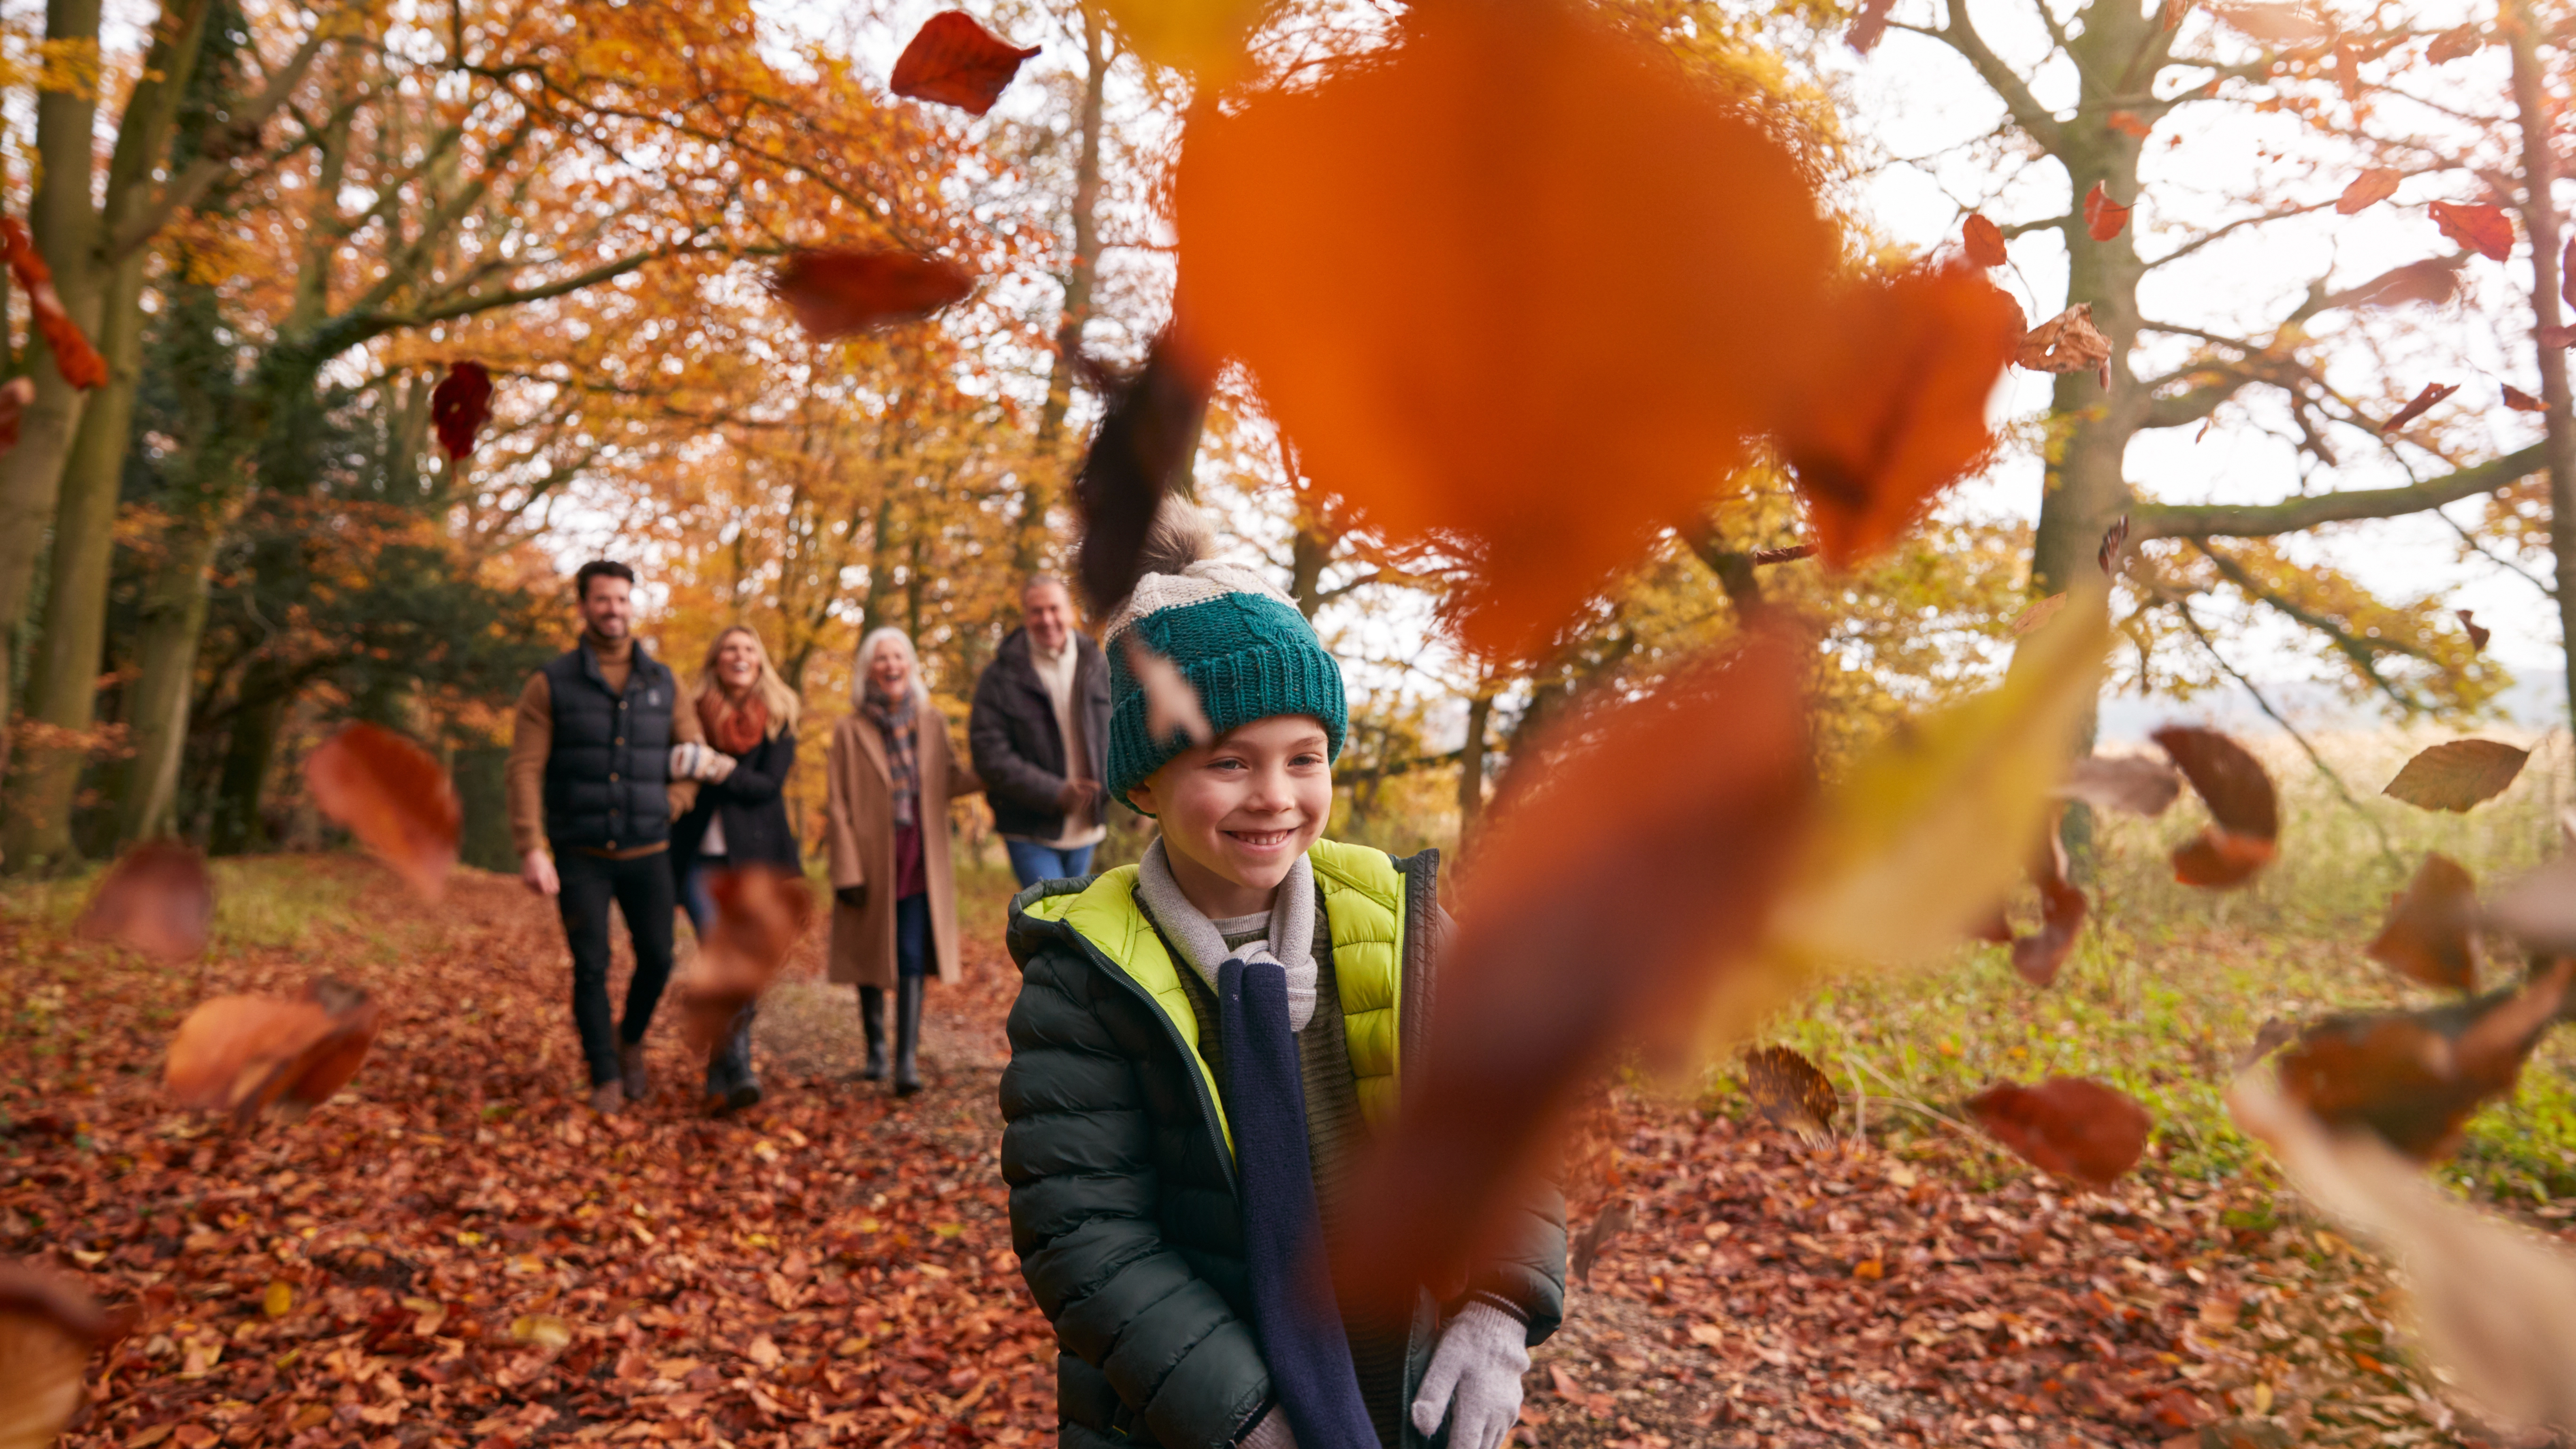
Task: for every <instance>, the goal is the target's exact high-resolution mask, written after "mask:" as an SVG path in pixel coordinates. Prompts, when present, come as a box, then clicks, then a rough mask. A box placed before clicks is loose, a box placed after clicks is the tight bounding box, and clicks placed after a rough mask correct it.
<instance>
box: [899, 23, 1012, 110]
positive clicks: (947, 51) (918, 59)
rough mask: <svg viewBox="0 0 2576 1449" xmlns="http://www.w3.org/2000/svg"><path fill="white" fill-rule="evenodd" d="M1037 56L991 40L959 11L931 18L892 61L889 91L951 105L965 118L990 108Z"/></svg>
mask: <svg viewBox="0 0 2576 1449" xmlns="http://www.w3.org/2000/svg"><path fill="white" fill-rule="evenodd" d="M1037 53H1038V48H1037V47H1036V46H1034V45H1032V46H1028V47H1026V48H1022V47H1020V46H1016V45H1013V44H1011V43H1010V42H1009V41H1006V40H1003V39H1001V38H999V37H997V36H995V35H994V34H993V33H992V32H991V31H989V30H986V29H985V28H984V27H983V26H981V25H978V24H976V23H975V17H973V16H971V15H968V14H967V13H966V12H965V11H963V10H948V11H943V12H941V13H940V14H937V15H933V16H931V17H930V19H929V20H927V21H925V22H923V24H922V27H921V29H920V30H918V31H916V32H914V33H913V37H912V43H911V44H909V45H907V46H905V47H904V48H903V54H902V55H900V56H898V57H896V58H895V63H894V73H893V74H892V75H891V76H889V77H888V78H887V80H888V86H889V88H890V89H892V90H893V91H894V93H895V94H896V95H899V96H909V97H911V98H912V99H914V100H917V101H936V102H938V103H939V104H941V105H945V106H955V107H956V108H957V109H959V110H961V111H964V112H966V113H967V114H968V115H970V116H980V115H982V114H984V113H985V112H986V111H989V110H991V109H992V108H993V102H995V101H996V100H999V99H1000V98H1001V95H1002V89H1003V88H1004V87H1005V86H1008V85H1009V84H1010V83H1011V78H1012V77H1013V76H1016V75H1018V74H1019V73H1020V65H1021V63H1022V62H1024V61H1026V60H1028V59H1029V58H1030V57H1032V56H1034V55H1036V54H1037Z"/></svg>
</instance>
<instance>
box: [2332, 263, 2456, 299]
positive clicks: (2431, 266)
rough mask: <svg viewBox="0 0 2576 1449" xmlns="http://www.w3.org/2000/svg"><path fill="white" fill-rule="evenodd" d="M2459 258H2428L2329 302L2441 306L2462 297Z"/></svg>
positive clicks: (2335, 297)
mask: <svg viewBox="0 0 2576 1449" xmlns="http://www.w3.org/2000/svg"><path fill="white" fill-rule="evenodd" d="M2462 265H2464V259H2463V258H2459V257H2426V258H2425V259H2424V260H2422V261H2420V262H2408V263H2407V264H2405V265H2404V266H2402V267H2391V268H2390V269H2388V270H2387V271H2385V272H2382V273H2380V274H2379V275H2378V276H2376V277H2373V278H2371V279H2370V280H2369V281H2367V282H2364V283H2362V284H2361V285H2360V286H2357V287H2347V288H2345V289H2344V290H2343V291H2342V292H2339V293H2337V294H2336V295H2335V296H2334V297H2333V298H2331V299H2329V301H2330V304H2331V305H2334V306H2341V307H2402V306H2405V305H2406V304H2408V303H2410V302H2422V303H2425V304H2427V305H2430V306H2439V305H2441V304H2442V303H2445V302H2448V301H2450V300H2451V299H2452V298H2453V297H2456V296H2458V295H2459V294H2460V268H2461V266H2462Z"/></svg>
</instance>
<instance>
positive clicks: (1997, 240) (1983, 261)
mask: <svg viewBox="0 0 2576 1449" xmlns="http://www.w3.org/2000/svg"><path fill="white" fill-rule="evenodd" d="M1959 238H1960V241H1961V242H1962V243H1963V244H1964V245H1965V247H1966V249H1967V253H1968V260H1969V261H1972V262H1974V263H1976V264H1977V265H1978V266H1981V267H2000V266H2002V265H2003V264H2004V263H2005V262H2007V261H2009V260H2011V259H2012V254H2011V253H2010V252H2008V251H2006V250H2005V249H2004V229H2003V228H2002V227H1999V226H1997V225H1995V224H1994V223H1993V222H1992V221H1989V220H1987V219H1986V215H1985V213H1983V212H1978V211H1972V212H1969V213H1968V219H1967V221H1966V222H1965V223H1964V224H1962V225H1961V227H1960V228H1959Z"/></svg>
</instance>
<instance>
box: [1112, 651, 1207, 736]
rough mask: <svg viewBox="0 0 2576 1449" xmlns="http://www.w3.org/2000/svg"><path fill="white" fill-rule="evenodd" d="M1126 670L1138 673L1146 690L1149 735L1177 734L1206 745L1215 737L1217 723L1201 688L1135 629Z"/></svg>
mask: <svg viewBox="0 0 2576 1449" xmlns="http://www.w3.org/2000/svg"><path fill="white" fill-rule="evenodd" d="M1127 672H1128V673H1130V674H1133V675H1134V676H1136V683H1137V686H1138V687H1139V688H1141V689H1143V690H1144V692H1145V738H1146V739H1148V740H1150V741H1154V742H1157V743H1161V742H1165V741H1169V740H1171V739H1173V738H1174V737H1175V736H1178V737H1181V738H1184V739H1187V740H1188V741H1189V742H1190V743H1191V744H1194V745H1203V744H1206V743H1207V742H1208V741H1210V740H1213V739H1215V738H1216V726H1214V725H1212V724H1210V723H1208V717H1207V710H1206V708H1205V707H1204V706H1203V705H1202V704H1201V702H1200V700H1199V692H1198V691H1197V690H1195V689H1193V688H1191V687H1190V680H1189V676H1188V675H1186V674H1183V673H1181V669H1180V666H1179V665H1177V664H1174V663H1173V662H1172V661H1170V660H1169V659H1166V658H1164V657H1163V656H1162V655H1160V654H1157V653H1155V652H1154V651H1153V650H1151V649H1148V648H1146V647H1145V644H1144V642H1143V641H1142V640H1140V639H1138V638H1137V637H1136V636H1135V635H1134V634H1132V633H1131V634H1129V635H1128V636H1127Z"/></svg>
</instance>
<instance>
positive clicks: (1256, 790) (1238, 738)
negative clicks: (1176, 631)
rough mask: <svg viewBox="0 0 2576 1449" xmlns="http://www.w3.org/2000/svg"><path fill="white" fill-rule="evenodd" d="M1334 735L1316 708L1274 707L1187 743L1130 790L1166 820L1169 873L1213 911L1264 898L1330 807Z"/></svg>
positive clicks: (1214, 914) (1250, 909)
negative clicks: (1274, 711) (1277, 711)
mask: <svg viewBox="0 0 2576 1449" xmlns="http://www.w3.org/2000/svg"><path fill="white" fill-rule="evenodd" d="M1331 752H1332V742H1331V741H1330V740H1329V739H1328V738H1327V737H1326V736H1325V734H1324V726H1323V722H1322V721H1320V720H1317V719H1316V718H1315V717H1314V716H1312V715H1303V714H1283V715H1272V716H1271V717H1270V718H1268V719H1257V720H1254V721H1253V722H1251V723H1250V724H1247V725H1243V726H1240V727H1238V728H1236V729H1234V730H1231V731H1229V732H1227V733H1226V734H1224V735H1222V736H1220V737H1219V738H1218V739H1217V740H1216V741H1215V742H1214V743H1212V744H1205V745H1199V746H1196V747H1194V748H1191V749H1188V750H1184V751H1182V752H1181V753H1180V754H1178V755H1175V756H1173V757H1172V758H1171V759H1170V760H1169V761H1167V762H1165V764H1164V765H1163V767H1162V768H1161V769H1159V770H1156V771H1155V772H1154V773H1153V775H1152V777H1150V778H1149V779H1147V780H1146V781H1145V783H1144V784H1141V785H1138V786H1137V787H1136V788H1135V789H1133V790H1130V791H1128V792H1127V798H1128V799H1129V800H1130V801H1132V802H1133V803H1134V804H1135V806H1136V808H1137V809H1139V810H1143V811H1146V812H1147V813H1149V814H1152V815H1154V816H1156V817H1157V818H1158V819H1159V820H1160V821H1161V823H1162V829H1163V850H1164V854H1165V855H1166V856H1167V857H1168V858H1169V859H1170V861H1171V864H1172V878H1173V880H1174V881H1175V882H1177V883H1178V884H1179V886H1180V888H1181V894H1183V895H1185V896H1187V897H1189V900H1190V904H1191V905H1194V906H1196V907H1198V908H1199V910H1200V911H1202V912H1204V913H1205V914H1207V915H1208V916H1209V917H1211V918H1214V919H1224V918H1226V917H1230V916H1248V915H1252V914H1254V913H1255V912H1259V911H1266V910H1268V909H1270V898H1271V896H1272V895H1273V894H1275V893H1276V892H1277V891H1278V889H1279V882H1280V881H1281V880H1283V879H1285V878H1286V877H1287V875H1288V870H1289V867H1290V866H1292V865H1294V864H1295V863H1296V861H1297V857H1299V856H1301V855H1304V854H1305V853H1306V850H1307V848H1308V847H1309V846H1312V845H1313V844H1314V843H1315V840H1316V838H1317V837H1318V836H1321V835H1322V834H1323V833H1324V822H1325V820H1326V819H1327V818H1328V817H1330V816H1331V814H1332V813H1333V766H1332V753H1331Z"/></svg>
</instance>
